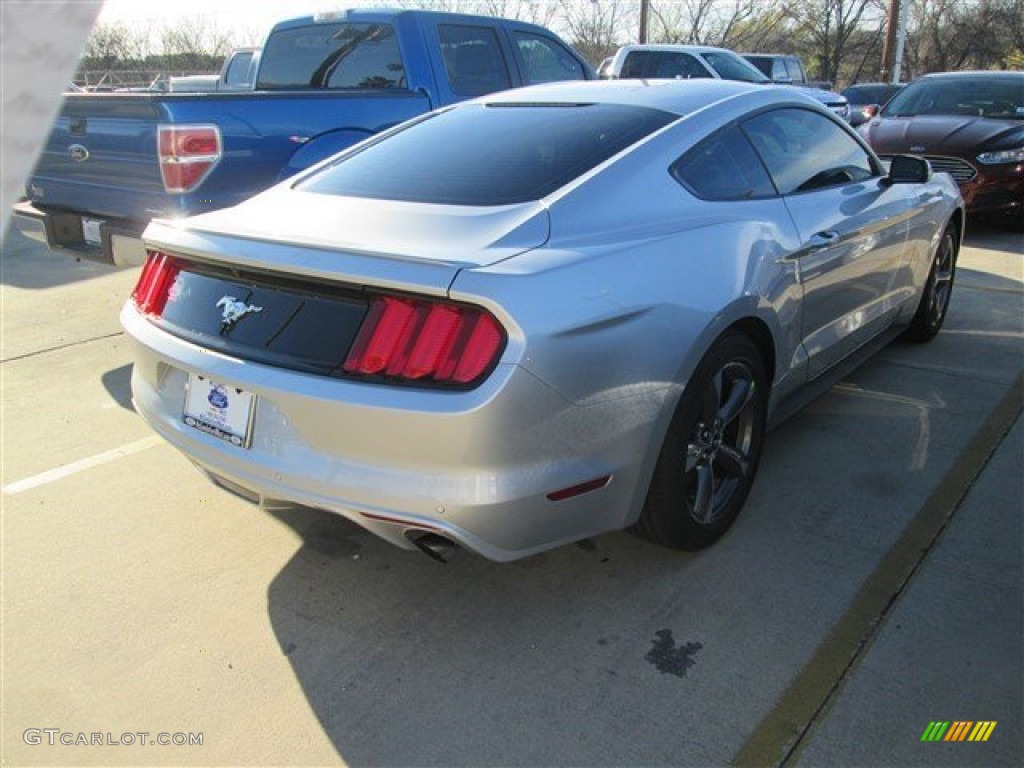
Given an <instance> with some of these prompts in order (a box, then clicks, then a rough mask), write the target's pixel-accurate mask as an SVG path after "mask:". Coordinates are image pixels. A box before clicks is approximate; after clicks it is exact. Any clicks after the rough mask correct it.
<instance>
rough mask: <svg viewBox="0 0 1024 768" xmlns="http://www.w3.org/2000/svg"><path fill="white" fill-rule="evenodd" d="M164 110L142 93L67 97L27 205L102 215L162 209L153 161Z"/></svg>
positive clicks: (163, 201) (143, 215)
mask: <svg viewBox="0 0 1024 768" xmlns="http://www.w3.org/2000/svg"><path fill="white" fill-rule="evenodd" d="M165 118H166V112H165V110H164V108H163V105H162V104H161V103H160V102H158V101H155V100H154V99H153V98H152V97H151V96H149V95H146V94H138V95H136V94H117V95H111V96H105V95H98V94H88V95H74V94H73V95H69V96H68V97H67V98H66V99H65V101H64V105H63V108H62V109H61V114H60V116H59V117H58V118H57V121H56V123H55V124H54V127H53V130H52V131H51V133H50V137H49V139H48V140H47V142H46V145H45V147H44V149H43V152H42V155H41V156H40V159H39V162H38V164H37V166H36V169H35V172H34V174H33V176H32V179H31V182H30V186H29V197H30V198H31V199H32V200H33V202H35V203H37V204H39V205H43V206H46V207H52V208H68V209H78V210H81V209H83V208H84V209H85V210H86V211H88V212H89V213H91V214H93V215H96V216H100V217H112V218H118V219H130V218H149V217H150V216H152V215H153V211H160V212H165V211H166V208H167V206H166V193H165V192H164V187H163V182H162V181H161V178H160V168H159V164H158V162H157V150H156V126H157V124H158V123H160V122H162V121H163V120H164V119H165Z"/></svg>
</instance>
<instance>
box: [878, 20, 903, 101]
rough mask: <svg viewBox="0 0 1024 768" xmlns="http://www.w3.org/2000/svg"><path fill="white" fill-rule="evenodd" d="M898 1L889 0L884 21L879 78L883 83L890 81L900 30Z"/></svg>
mask: <svg viewBox="0 0 1024 768" xmlns="http://www.w3.org/2000/svg"><path fill="white" fill-rule="evenodd" d="M901 5H902V3H901V1H900V0H889V18H888V19H887V21H886V28H885V45H884V46H883V47H882V71H881V73H880V74H881V77H880V78H879V79H880V80H881V81H882V82H883V83H888V82H891V81H892V75H893V70H892V63H893V58H894V57H895V54H896V47H897V44H898V43H897V37H898V31H899V28H900V6H901Z"/></svg>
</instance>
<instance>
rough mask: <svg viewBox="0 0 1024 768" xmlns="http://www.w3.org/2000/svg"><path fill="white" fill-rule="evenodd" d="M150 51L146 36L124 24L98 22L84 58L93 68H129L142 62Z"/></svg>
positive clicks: (87, 43)
mask: <svg viewBox="0 0 1024 768" xmlns="http://www.w3.org/2000/svg"><path fill="white" fill-rule="evenodd" d="M149 52H150V51H149V44H148V41H147V40H146V38H145V37H144V36H143V35H141V34H140V33H138V32H134V31H132V30H131V29H129V28H128V27H127V26H125V25H124V24H118V23H115V24H97V25H96V26H95V27H94V28H93V30H92V34H90V35H89V40H88V41H87V42H86V45H85V54H84V55H83V57H82V59H83V61H84V62H85V63H86V64H87V65H88V66H89V67H90V68H92V69H114V68H127V67H128V66H129V65H130V64H132V63H139V62H141V61H142V60H143V59H145V58H146V55H147V54H148V53H149Z"/></svg>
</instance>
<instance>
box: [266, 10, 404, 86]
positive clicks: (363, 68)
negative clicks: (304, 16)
mask: <svg viewBox="0 0 1024 768" xmlns="http://www.w3.org/2000/svg"><path fill="white" fill-rule="evenodd" d="M256 87H257V88H258V89H262V90H268V89H282V88H290V89H297V88H405V87H406V83H405V67H404V66H403V65H402V55H401V52H400V51H399V50H398V40H397V39H396V38H395V30H394V29H393V28H392V26H391V25H390V24H349V23H339V24H310V25H309V26H305V27H293V28H291V29H282V30H279V31H277V32H274V33H273V34H272V35H271V36H270V38H269V39H268V40H267V45H266V47H265V48H264V50H263V56H262V58H261V62H260V71H259V81H258V82H257V84H256Z"/></svg>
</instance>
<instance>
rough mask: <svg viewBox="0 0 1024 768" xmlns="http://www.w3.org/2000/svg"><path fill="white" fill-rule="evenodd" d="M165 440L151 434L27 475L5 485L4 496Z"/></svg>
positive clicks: (67, 475) (28, 489) (81, 470)
mask: <svg viewBox="0 0 1024 768" xmlns="http://www.w3.org/2000/svg"><path fill="white" fill-rule="evenodd" d="M162 442H163V440H161V439H160V437H159V436H157V435H151V436H150V437H146V438H143V439H142V440H136V441H135V442H134V443H128V444H127V445H122V446H121V447H120V448H113V449H111V450H109V451H104V452H103V453H97V454H96V455H95V456H90V457H89V458H87V459H82V460H80V461H76V462H73V463H71V464H65V465H64V466H63V467H57V468H56V469H51V470H48V471H47V472H41V473H40V474H38V475H33V476H32V477H27V478H25V479H24V480H19V481H17V482H16V483H9V484H8V485H5V486H4V487H3V489H2V490H3V495H4V496H14V495H15V494H17V493H24V492H25V491H30V490H32V489H33V488H38V487H39V486H41V485H47V484H48V483H54V482H56V481H57V480H63V479H64V478H65V477H70V476H71V475H77V474H78V473H79V472H84V471H85V470H87V469H92V468H93V467H98V466H100V465H101V464H107V463H109V462H111V461H116V460H117V459H123V458H124V457H125V456H131V455H132V454H133V453H139V452H140V451H145V450H146V449H147V448H152V447H153V446H156V445H160V444H161V443H162Z"/></svg>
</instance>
